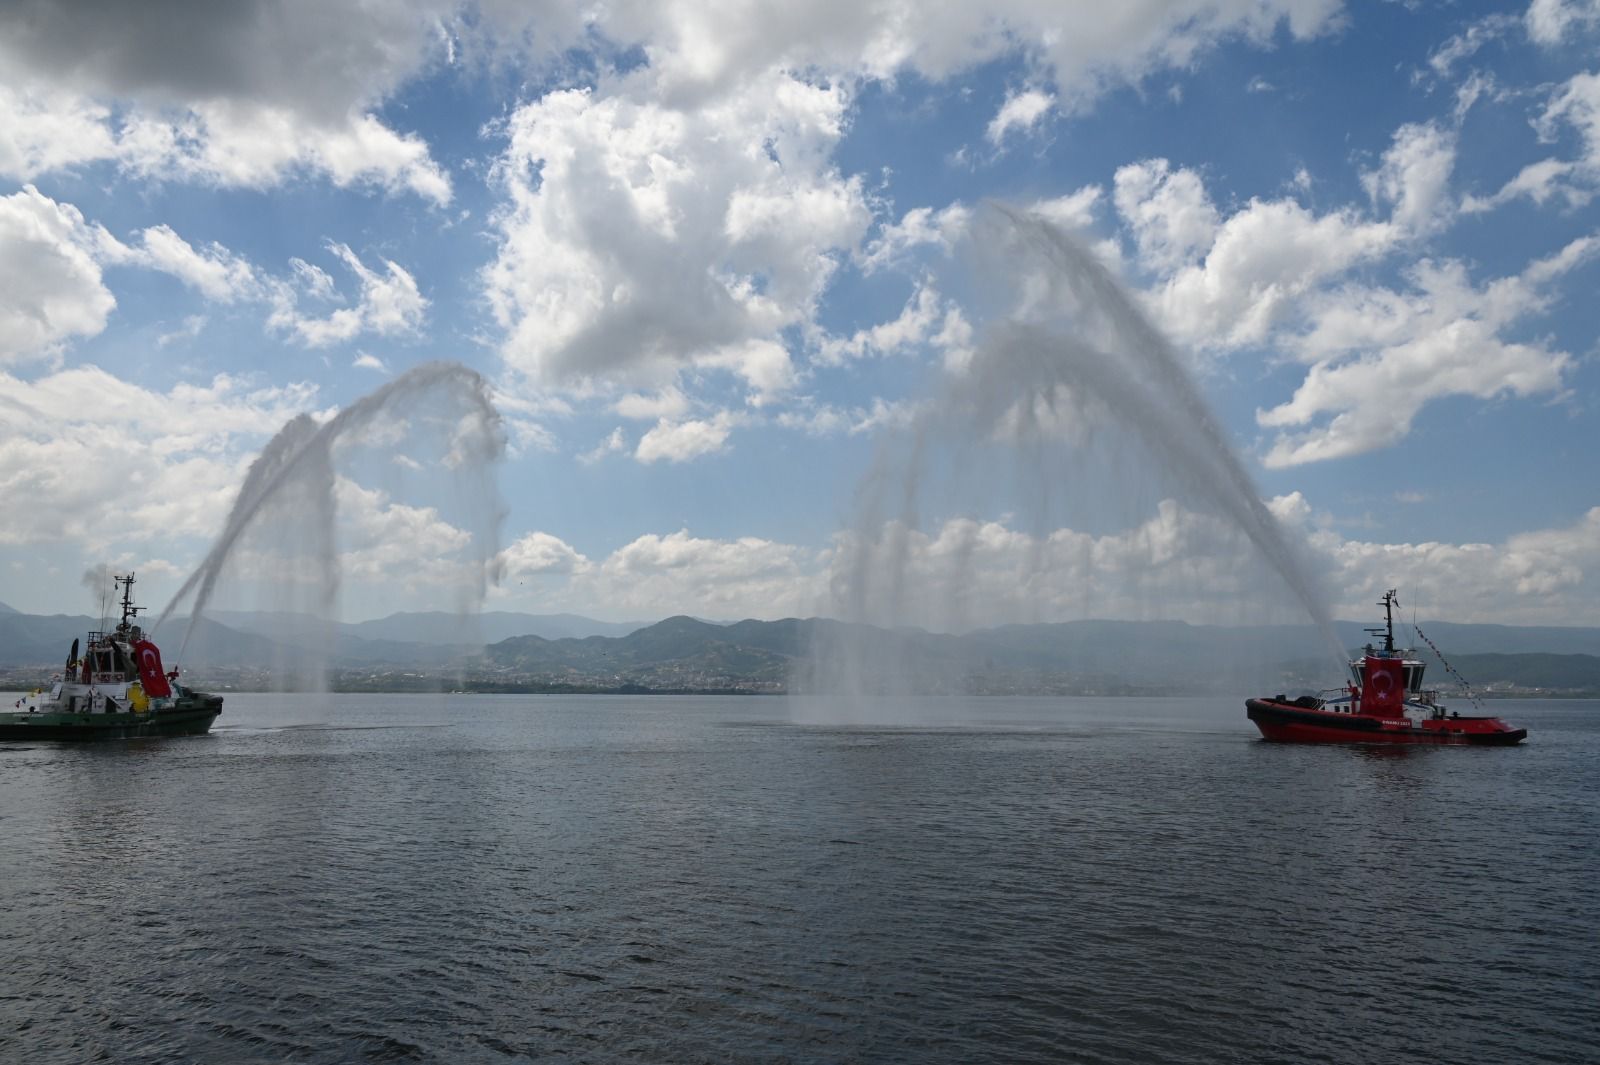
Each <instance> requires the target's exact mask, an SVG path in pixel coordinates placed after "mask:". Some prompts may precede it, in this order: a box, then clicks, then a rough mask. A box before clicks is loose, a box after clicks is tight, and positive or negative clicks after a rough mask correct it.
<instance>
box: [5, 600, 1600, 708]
mask: <svg viewBox="0 0 1600 1065" xmlns="http://www.w3.org/2000/svg"><path fill="white" fill-rule="evenodd" d="M219 618H221V619H226V620H227V621H229V622H232V624H224V623H223V620H218V619H214V618H211V617H207V618H205V619H204V620H203V621H202V623H201V625H200V626H199V627H198V628H197V629H196V631H195V633H194V634H193V636H192V637H191V638H190V641H189V645H188V647H187V648H186V649H184V651H183V653H182V656H181V657H182V661H181V662H180V661H178V660H177V659H178V655H179V647H180V645H181V642H182V638H183V634H184V632H185V630H186V628H187V625H188V621H187V619H185V618H174V619H170V620H169V621H168V622H167V624H166V625H165V626H163V629H162V632H161V633H159V634H158V636H157V639H158V642H159V643H160V644H161V646H162V649H163V651H164V653H165V655H166V656H167V659H168V664H169V665H173V664H177V665H181V666H182V667H183V668H184V670H185V672H186V673H188V674H191V675H193V676H194V677H196V678H197V680H198V679H203V678H206V677H215V678H219V680H220V679H225V680H226V681H227V682H229V683H236V684H238V685H240V686H249V685H252V684H258V683H265V682H266V681H267V680H269V679H270V675H271V672H272V670H273V669H274V668H275V667H276V666H277V665H278V664H279V663H283V662H285V661H289V660H292V659H294V658H295V657H296V656H297V655H298V656H299V657H300V660H304V655H305V652H306V650H308V649H309V650H311V651H313V652H316V653H318V654H326V655H327V658H326V661H327V665H328V666H329V667H330V669H331V670H332V671H333V673H334V682H335V683H336V684H340V685H358V686H361V687H366V688H374V689H381V688H383V687H385V686H391V685H396V686H415V684H416V683H418V678H419V677H426V676H429V675H433V676H435V677H436V678H438V677H446V676H448V677H449V678H451V680H450V685H451V686H461V685H466V686H474V685H476V686H493V687H496V688H499V689H506V690H516V689H539V688H559V687H572V688H581V689H583V690H591V689H599V690H618V689H624V688H627V689H637V688H645V689H650V690H697V691H699V690H748V691H784V690H788V689H790V688H791V687H794V686H796V685H798V686H799V687H802V688H807V687H811V686H813V684H814V682H815V677H814V674H813V670H812V669H811V668H810V667H811V662H810V656H811V655H812V652H813V649H814V648H818V647H821V648H823V649H824V652H825V653H824V655H823V657H822V659H821V661H822V663H823V665H822V670H823V673H824V679H826V680H832V679H836V678H834V677H829V676H827V674H828V673H829V672H830V671H832V672H834V673H837V672H838V667H837V665H836V663H835V661H834V659H832V658H830V657H829V655H828V654H827V653H826V652H827V651H828V650H829V649H832V650H834V651H838V650H840V649H843V650H844V652H845V659H848V660H850V661H853V662H854V663H858V664H864V665H866V666H867V667H868V668H867V669H866V670H864V671H863V672H865V673H868V674H869V675H867V676H863V677H860V678H856V679H857V680H858V681H859V682H860V683H861V684H862V686H863V688H864V690H868V691H871V690H880V689H881V688H883V687H885V686H887V687H889V688H890V689H891V690H893V688H894V687H895V686H896V685H899V686H900V687H901V688H909V689H910V690H930V691H955V690H969V691H984V692H1017V693H1022V692H1036V693H1071V692H1078V693H1127V692H1144V693H1156V692H1180V691H1209V690H1217V691H1240V690H1243V691H1257V690H1262V691H1265V690H1267V689H1268V688H1271V689H1273V690H1286V689H1289V688H1321V687H1324V686H1328V685H1333V684H1337V683H1339V682H1340V681H1341V680H1342V677H1340V676H1339V675H1337V672H1336V670H1334V669H1333V667H1332V666H1331V664H1329V663H1328V662H1327V656H1326V653H1325V652H1324V650H1323V648H1322V642H1321V639H1320V637H1319V636H1318V635H1317V633H1316V631H1315V630H1314V629H1313V628H1312V627H1311V626H1309V625H1306V626H1277V627H1266V626H1259V627H1246V628H1226V627H1220V626H1199V625H1189V624H1186V623H1184V622H1177V621H1159V622H1130V621H1072V622H1061V623H1055V624H1038V625H1007V626H1002V627H1000V628H995V629H986V630H980V631H978V632H973V633H968V634H965V635H959V636H957V635H949V634H942V633H930V632H925V631H923V630H919V629H901V630H885V629H878V628H874V627H872V626H866V625H853V624H847V623H844V622H839V621H833V620H830V619H825V618H807V619H801V618H785V619H781V620H778V621H756V620H745V621H739V622H733V623H728V624H719V623H712V622H706V621H701V620H697V619H695V618H691V617H687V616H678V617H672V618H667V619H665V620H663V621H660V622H657V623H656V624H654V625H647V626H644V627H641V628H637V629H634V630H633V631H630V632H627V633H626V634H624V635H619V636H613V635H598V634H591V635H584V636H558V637H547V636H544V635H539V634H519V635H515V636H512V637H508V638H505V639H502V640H498V641H492V642H487V643H484V642H468V641H465V640H463V641H461V642H454V641H451V642H439V641H424V640H415V641H413V640H404V639H393V638H384V637H383V634H384V633H387V632H404V631H427V632H433V633H436V634H444V633H446V632H449V633H451V634H460V633H461V632H462V630H463V629H470V627H471V626H470V625H465V624H463V623H462V622H461V620H460V619H456V618H454V617H453V616H452V615H445V614H442V613H431V614H410V615H393V616H392V617H390V618H385V619H380V620H379V621H378V622H362V623H357V624H353V625H351V624H343V625H340V624H334V625H326V626H325V625H323V624H322V623H320V622H315V621H314V619H306V618H302V617H299V616H295V615H273V614H256V615H250V614H237V613H230V612H220V613H219ZM488 620H489V623H488V624H486V625H483V626H482V628H483V629H486V630H488V631H490V632H493V631H495V630H496V629H498V628H503V627H505V626H518V625H531V624H534V623H539V624H542V625H546V626H547V628H546V631H560V630H561V628H562V627H575V626H580V625H583V624H589V625H594V626H607V627H616V628H625V627H626V626H610V625H609V623H605V622H593V621H592V620H591V619H586V618H579V617H577V616H576V615H518V614H510V613H499V614H495V615H491V616H489V619H488ZM308 621H310V622H311V623H309V624H308ZM102 624H103V621H102V620H101V619H97V618H91V617H89V616H86V615H65V614H56V615H49V616H41V615H26V614H18V613H9V614H0V668H6V669H11V670H30V669H31V670H34V671H35V672H43V671H49V670H59V669H60V668H61V665H62V663H64V662H65V660H66V654H67V649H68V647H69V646H70V644H71V642H72V640H73V639H75V638H79V637H81V636H82V635H83V634H84V633H85V632H86V631H88V630H90V629H95V628H99V627H101V625H102ZM408 626H409V627H410V629H408ZM447 627H448V628H447ZM1337 628H1338V634H1339V636H1340V637H1341V639H1343V640H1344V642H1345V643H1346V644H1348V645H1349V646H1352V647H1354V646H1359V645H1360V643H1361V642H1364V641H1365V640H1366V639H1367V637H1366V635H1365V633H1364V631H1363V626H1361V625H1360V624H1358V623H1354V622H1340V623H1338V626H1337ZM1423 629H1424V631H1427V632H1428V633H1429V634H1430V635H1431V636H1433V638H1434V640H1435V642H1436V643H1439V644H1440V645H1441V649H1442V650H1444V651H1445V653H1446V655H1447V656H1448V657H1449V659H1450V661H1451V663H1452V664H1453V665H1455V666H1456V668H1457V669H1458V670H1459V671H1460V672H1461V673H1462V674H1464V675H1465V676H1466V677H1467V678H1468V679H1469V680H1470V681H1472V683H1473V684H1474V686H1475V687H1477V688H1480V689H1483V690H1491V689H1495V688H1504V689H1507V690H1517V691H1529V690H1534V689H1538V690H1546V691H1559V692H1563V693H1578V692H1594V693H1596V694H1600V629H1596V628H1587V629H1585V628H1552V627H1528V628H1519V627H1516V626H1503V625H1485V626H1474V625H1466V624H1460V623H1448V622H1434V623H1431V624H1430V623H1427V622H1424V623H1423ZM358 632H359V633H367V634H370V635H369V636H367V637H364V636H358V635H356V633H358ZM1400 635H1401V642H1403V643H1406V642H1410V641H1409V640H1407V639H1405V637H1407V636H1409V631H1408V630H1403V631H1402V633H1401V634H1400ZM330 637H331V639H330ZM373 637H375V638H373ZM1478 648H1489V649H1488V650H1482V651H1480V650H1478ZM1572 648H1583V649H1585V650H1583V651H1576V650H1571V649H1572ZM1421 657H1422V658H1423V660H1424V661H1426V662H1428V663H1429V668H1430V672H1429V683H1430V685H1431V686H1435V687H1439V688H1441V689H1444V690H1446V691H1450V690H1453V689H1454V688H1455V687H1456V685H1455V682H1454V680H1453V678H1451V677H1449V676H1448V675H1447V674H1446V673H1445V671H1444V670H1443V668H1442V667H1441V666H1440V665H1439V663H1438V661H1437V660H1436V659H1435V658H1434V657H1433V655H1432V654H1431V653H1429V652H1427V651H1426V650H1424V651H1423V653H1422V656H1421Z"/></svg>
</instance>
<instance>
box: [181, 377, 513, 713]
mask: <svg viewBox="0 0 1600 1065" xmlns="http://www.w3.org/2000/svg"><path fill="white" fill-rule="evenodd" d="M430 430H431V431H433V432H435V433H437V434H438V435H439V436H440V438H441V439H442V442H443V446H444V449H445V450H444V454H443V456H442V459H441V462H442V464H443V465H445V466H447V467H448V468H449V473H450V481H451V483H452V486H453V487H454V488H455V489H456V490H457V491H458V492H461V493H462V494H464V496H465V497H466V499H467V508H468V510H469V511H471V512H472V513H471V515H470V516H471V518H472V521H471V524H472V526H473V528H471V529H470V530H469V532H470V534H471V542H470V548H469V551H470V555H471V558H470V559H469V561H468V563H467V564H466V565H464V566H462V567H460V568H459V571H458V572H457V573H456V574H455V579H456V585H457V586H456V588H455V589H454V591H455V594H456V603H455V604H454V605H455V606H456V608H457V610H458V612H465V611H469V610H474V609H476V608H477V607H478V606H479V605H481V603H482V601H483V597H484V595H485V593H486V591H487V587H488V583H489V581H490V580H491V579H492V576H493V574H492V569H493V566H494V565H495V559H496V556H497V554H498V551H499V527H500V522H501V520H502V518H503V516H504V507H503V506H502V504H501V503H500V500H499V495H498V492H497V490H496V489H495V486H494V481H493V478H492V476H491V466H492V464H493V463H494V462H495V461H497V460H498V459H499V458H500V456H501V455H502V453H503V452H504V449H505V436H504V433H503V430H502V426H501V422H500V415H499V413H498V412H497V411H496V410H495V408H494V405H493V404H492V402H491V401H490V391H489V386H488V383H487V382H486V381H485V380H484V379H483V378H482V377H481V376H480V375H479V374H477V373H476V372H475V371H473V370H470V369H468V368H467V367H465V366H462V365H460V364H457V363H449V362H432V363H427V364H424V365H422V366H418V367H416V368H415V369H413V370H411V371H409V372H407V373H405V374H403V375H402V376H400V377H397V378H396V379H395V380H393V381H391V382H389V383H388V384H386V385H384V386H383V387H382V388H379V389H377V390H376V391H374V392H372V393H370V394H368V395H367V396H364V397H362V398H361V399H359V400H357V401H356V402H354V403H352V404H350V405H349V406H348V407H346V408H344V409H343V410H342V411H340V412H339V413H338V414H336V415H334V416H333V417H332V418H330V419H329V420H328V421H327V422H325V423H323V424H320V425H319V424H318V423H317V422H316V421H315V420H314V419H312V418H311V417H309V416H308V415H304V414H302V415H299V416H297V417H295V418H294V419H293V420H291V421H290V422H289V423H288V424H287V425H285V426H284V427H283V429H281V430H280V431H279V432H278V434H277V435H276V436H274V437H273V438H272V440H271V441H270V442H268V444H267V445H266V447H265V448H263V449H262V451H261V454H260V455H259V456H257V458H256V460H255V462H254V463H252V464H251V466H250V469H249V472H248V473H247V474H246V476H245V480H244V484H243V485H242V486H241V488H240V489H239V494H238V496H237V498H236V499H235V500H234V504H233V508H232V510H231V511H230V512H229V514H228V519H227V522H226V523H225V524H224V525H223V529H222V532H221V534H220V535H219V536H218V537H217V539H216V541H215V542H214V543H213V544H212V546H211V549H210V550H209V551H208V552H207V554H206V557H205V559H204V561H202V563H201V564H200V566H199V567H198V568H197V569H196V570H195V571H194V572H193V573H191V574H190V575H189V577H188V579H187V580H186V581H184V583H183V586H182V587H181V588H179V589H178V591H177V593H176V594H175V595H174V596H173V597H172V600H171V601H170V602H169V603H168V604H167V606H166V608H165V609H164V610H163V611H162V612H161V615H160V617H159V618H158V619H157V620H156V622H155V627H159V626H160V625H161V623H162V622H164V621H165V620H166V619H167V618H168V617H169V616H171V614H172V612H173V610H174V609H175V608H177V607H178V606H179V605H180V604H182V603H183V602H184V601H185V600H187V599H189V598H190V597H191V596H192V597H193V605H192V609H191V610H190V613H189V627H188V630H187V632H186V633H185V635H184V640H183V644H182V645H181V646H180V648H179V651H178V656H177V658H179V659H181V658H182V655H183V652H184V650H185V649H186V648H187V646H188V644H189V640H190V638H191V637H192V636H193V635H194V633H195V629H196V626H197V624H198V623H199V622H200V620H201V619H202V617H203V616H204V614H205V611H206V608H207V606H208V605H209V604H210V602H211V600H212V597H213V595H214V594H215V593H216V591H217V587H218V582H219V581H221V580H222V579H223V578H224V577H225V576H226V575H228V574H229V572H230V566H231V565H232V564H234V563H236V562H237V561H238V560H239V557H240V555H241V549H242V547H243V545H244V544H245V543H246V541H247V538H250V537H255V538H257V539H260V540H262V541H264V543H263V547H264V548H265V552H264V553H263V554H261V555H253V558H252V561H253V563H254V564H255V568H257V569H258V570H259V569H261V568H263V566H271V565H273V564H275V565H276V566H277V567H278V572H275V573H273V574H272V575H271V576H270V577H269V579H268V580H267V581H266V584H267V586H268V587H271V588H274V589H277V591H276V592H275V593H274V594H275V595H278V596H283V597H286V598H279V599H278V601H277V602H276V603H275V604H274V605H275V606H279V607H287V606H294V607H298V608H300V610H299V611H298V613H300V614H301V616H304V615H306V614H309V615H310V616H311V617H313V618H316V619H318V620H319V621H320V622H321V623H322V624H323V625H324V626H325V627H327V628H330V629H331V624H332V619H333V615H334V612H335V608H336V605H337V602H338V595H339V588H340V584H341V579H342V573H341V568H340V553H339V545H338V543H337V536H336V526H337V519H338V506H337V495H338V477H337V475H336V463H337V459H338V458H339V456H340V455H341V454H342V452H343V450H344V449H345V448H346V447H351V446H354V445H358V444H360V443H361V442H362V441H363V440H364V439H367V440H369V441H370V439H371V438H373V437H378V438H381V439H382V440H384V441H391V440H393V439H396V438H405V439H409V438H411V437H413V436H416V435H418V434H421V433H423V432H426V431H430ZM269 556H270V561H266V562H264V561H263V559H265V558H268V557H269ZM323 635H324V636H325V635H326V634H323ZM302 636H303V637H308V638H303V639H302V640H301V641H300V642H301V646H302V647H304V648H309V649H316V648H319V647H320V648H325V647H326V646H327V642H328V641H327V640H326V639H324V638H319V637H318V634H302ZM322 665H325V659H324V660H323V662H322V663H321V664H320V665H313V666H311V667H304V668H303V672H305V673H308V674H310V673H317V672H319V671H320V669H321V666H322ZM307 679H310V680H312V681H313V682H315V681H316V680H317V678H316V677H309V678H307Z"/></svg>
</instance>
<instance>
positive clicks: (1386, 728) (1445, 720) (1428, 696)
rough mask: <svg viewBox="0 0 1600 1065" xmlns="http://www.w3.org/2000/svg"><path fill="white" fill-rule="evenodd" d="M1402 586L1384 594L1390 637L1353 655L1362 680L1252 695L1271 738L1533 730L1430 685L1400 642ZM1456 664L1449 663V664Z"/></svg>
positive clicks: (1447, 736) (1422, 737)
mask: <svg viewBox="0 0 1600 1065" xmlns="http://www.w3.org/2000/svg"><path fill="white" fill-rule="evenodd" d="M1396 601H1397V600H1396V596H1395V593H1394V591H1392V590H1391V591H1388V592H1385V593H1384V594H1383V602H1382V603H1381V604H1379V605H1380V606H1382V607H1383V616H1384V627H1383V628H1381V629H1368V630H1367V632H1369V633H1371V634H1372V635H1374V636H1382V637H1383V647H1382V648H1381V649H1378V650H1375V649H1374V648H1373V646H1372V645H1371V644H1370V643H1369V644H1368V645H1367V647H1366V654H1365V655H1363V656H1362V657H1361V658H1358V659H1356V660H1355V661H1353V662H1351V663H1350V672H1351V675H1352V677H1353V678H1354V683H1352V684H1350V685H1349V686H1348V687H1347V688H1344V689H1336V690H1335V692H1324V693H1323V696H1324V697H1318V696H1314V695H1306V696H1302V697H1300V698H1298V699H1290V698H1288V697H1287V696H1284V695H1276V696H1273V697H1272V698H1269V699H1246V700H1245V703H1244V706H1245V711H1246V712H1247V713H1248V714H1249V716H1250V720H1251V721H1254V722H1255V723H1256V727H1257V728H1259V729H1260V730H1261V736H1262V738H1263V739H1268V740H1277V741H1279V742H1282V743H1448V744H1475V745H1489V746H1510V745H1512V744H1515V743H1521V742H1522V741H1523V740H1524V739H1526V738H1527V736H1528V730H1527V729H1525V728H1513V727H1512V726H1510V725H1508V724H1506V723H1505V722H1504V721H1501V720H1500V719H1499V718H1497V717H1463V716H1462V715H1460V714H1457V713H1453V712H1449V711H1447V709H1446V708H1445V707H1444V706H1443V705H1442V704H1440V703H1439V702H1438V694H1439V693H1438V692H1436V691H1429V690H1425V689H1424V688H1423V687H1422V669H1423V663H1422V662H1420V661H1418V660H1416V659H1414V658H1408V657H1406V654H1407V652H1402V651H1396V650H1395V646H1394V607H1395V605H1396ZM1447 668H1448V667H1447Z"/></svg>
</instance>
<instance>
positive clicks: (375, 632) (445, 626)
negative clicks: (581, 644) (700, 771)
mask: <svg viewBox="0 0 1600 1065" xmlns="http://www.w3.org/2000/svg"><path fill="white" fill-rule="evenodd" d="M206 616H207V617H210V618H213V619H215V620H217V621H220V622H222V623H223V624H225V625H228V626H229V627H231V628H235V629H239V630H240V631H242V632H254V633H257V634H259V635H262V636H269V637H271V638H273V639H276V640H283V641H285V642H288V643H294V642H296V641H297V640H299V639H303V638H304V637H303V634H304V633H306V632H312V633H316V632H319V631H320V630H321V627H322V623H321V622H320V621H319V620H318V619H317V618H314V617H311V616H309V615H305V614H287V613H274V612H270V611H236V610H212V611H208V612H207V614H206ZM646 624H648V622H643V621H639V622H611V621H596V620H595V619H593V618H586V617H582V616H580V615H578V614H521V613H514V612H511V611H505V610H490V611H486V612H484V613H482V614H466V615H463V614H455V613H450V612H447V611H443V610H430V611H423V612H417V613H399V614H390V615H389V616H388V617H386V618H378V619H376V620H372V621H357V622H339V623H336V624H335V625H334V629H335V631H336V632H337V633H338V634H339V635H340V636H341V637H350V638H353V639H357V640H369V641H385V642H390V643H422V644H430V643H431V644H452V645H462V644H470V645H477V646H481V645H483V644H488V643H499V642H500V641H501V640H508V639H510V638H511V637H513V636H542V637H544V638H545V639H547V640H559V639H564V638H567V637H578V638H581V637H584V636H626V635H627V634H628V633H630V632H634V631H636V630H638V629H642V628H644V626H645V625H646Z"/></svg>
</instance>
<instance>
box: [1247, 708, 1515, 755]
mask: <svg viewBox="0 0 1600 1065" xmlns="http://www.w3.org/2000/svg"><path fill="white" fill-rule="evenodd" d="M1306 702H1318V703H1320V702H1321V701H1320V700H1314V699H1302V700H1284V699H1247V700H1245V710H1246V713H1247V714H1248V716H1249V719H1250V720H1251V721H1253V722H1255V724H1256V726H1257V727H1258V728H1259V729H1260V730H1261V733H1262V736H1263V738H1265V739H1269V740H1286V741H1291V742H1292V741H1302V742H1322V743H1432V744H1456V745H1469V746H1470V745H1488V746H1509V745H1512V744H1517V743H1520V742H1522V741H1523V740H1524V739H1526V738H1527V736H1528V731H1527V729H1520V728H1512V727H1510V726H1508V725H1506V724H1505V723H1504V722H1503V721H1501V720H1500V719H1499V718H1496V717H1478V716H1471V717H1468V716H1463V715H1461V714H1454V713H1452V714H1448V715H1446V714H1444V713H1443V712H1442V708H1437V707H1435V708H1430V709H1431V710H1432V711H1433V713H1432V715H1431V716H1428V717H1425V718H1422V719H1421V720H1420V721H1416V720H1413V719H1408V718H1406V717H1399V718H1385V717H1378V716H1375V715H1371V714H1361V713H1355V712H1352V710H1351V708H1350V704H1349V703H1348V702H1346V703H1343V704H1342V705H1337V706H1333V705H1322V706H1307V705H1304V704H1305V703H1306ZM1418 708H1419V709H1420V708H1421V707H1420V704H1419V705H1418Z"/></svg>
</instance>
